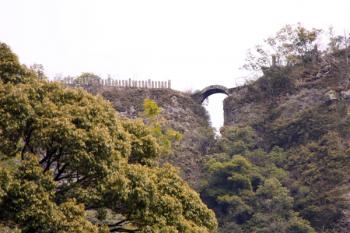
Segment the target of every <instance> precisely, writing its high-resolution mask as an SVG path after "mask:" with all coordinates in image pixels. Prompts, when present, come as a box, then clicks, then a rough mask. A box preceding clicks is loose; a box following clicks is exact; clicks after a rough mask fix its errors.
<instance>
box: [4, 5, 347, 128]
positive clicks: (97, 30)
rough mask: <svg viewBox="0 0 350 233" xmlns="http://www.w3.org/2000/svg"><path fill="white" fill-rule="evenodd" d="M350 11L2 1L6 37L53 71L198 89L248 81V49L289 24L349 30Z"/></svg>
mask: <svg viewBox="0 0 350 233" xmlns="http://www.w3.org/2000/svg"><path fill="white" fill-rule="evenodd" d="M349 12H350V1H349V0H332V1H330V0H318V1H317V0H294V1H286V0H241V1H234V0H231V1H223V0H215V1H214V0H211V1H206V0H198V1H197V0H196V1H195V0H176V1H175V0H173V1H169V0H147V1H146V0H124V1H122V0H99V1H98V0H95V1H92V0H91V1H89V0H21V1H20V0H0V40H1V41H2V42H5V43H7V44H8V45H10V46H11V48H12V49H13V51H14V52H15V53H17V54H18V55H19V57H20V60H21V62H22V63H25V64H27V65H30V64H33V63H40V64H43V65H44V67H45V70H46V72H47V75H48V76H50V77H53V76H54V75H55V74H58V73H61V74H63V75H77V74H80V73H81V72H94V73H97V74H100V75H106V74H111V75H112V76H114V77H116V78H129V77H131V78H135V79H148V78H151V79H153V80H168V79H171V80H172V84H173V87H174V88H175V89H178V90H188V89H192V90H196V89H201V88H203V87H205V86H207V85H212V84H221V85H225V86H227V87H233V86H236V85H238V84H242V83H243V79H242V78H241V77H242V72H241V71H240V70H239V67H240V66H241V65H242V64H243V63H244V58H245V54H246V51H247V49H249V48H251V47H253V46H254V45H255V44H258V43H261V42H262V40H263V39H264V38H266V37H268V36H270V35H272V34H274V33H275V32H276V31H277V30H278V29H280V28H281V27H282V26H284V25H285V24H287V23H288V24H295V23H297V22H301V23H302V24H303V25H305V26H306V27H316V28H324V29H326V28H328V27H329V26H330V25H333V26H334V27H335V29H336V30H338V32H340V33H342V32H343V30H347V31H348V32H349V31H350V30H349V29H350V13H349ZM215 96H216V95H214V96H212V97H210V100H209V111H210V113H211V116H212V121H213V123H214V126H218V125H220V124H222V119H219V118H222V112H221V111H218V108H221V109H222V105H221V106H220V104H221V99H222V97H220V95H218V97H215Z"/></svg>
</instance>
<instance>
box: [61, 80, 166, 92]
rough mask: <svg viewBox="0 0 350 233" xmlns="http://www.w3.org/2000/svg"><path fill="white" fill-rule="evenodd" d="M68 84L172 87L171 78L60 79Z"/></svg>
mask: <svg viewBox="0 0 350 233" xmlns="http://www.w3.org/2000/svg"><path fill="white" fill-rule="evenodd" d="M58 81H59V82H61V83H64V84H66V85H74V86H89V85H91V86H92V85H100V86H106V87H118V88H147V89H156V88H157V89H159V88H161V89H171V80H168V81H153V80H151V79H148V80H132V79H131V78H129V79H125V80H116V79H112V78H110V77H109V78H107V79H102V78H89V77H87V78H85V77H84V78H74V77H65V78H63V79H61V80H58Z"/></svg>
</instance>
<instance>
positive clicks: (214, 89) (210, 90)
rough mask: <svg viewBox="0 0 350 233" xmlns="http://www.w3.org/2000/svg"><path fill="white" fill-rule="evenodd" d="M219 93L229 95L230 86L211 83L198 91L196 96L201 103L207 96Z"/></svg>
mask: <svg viewBox="0 0 350 233" xmlns="http://www.w3.org/2000/svg"><path fill="white" fill-rule="evenodd" d="M218 93H221V94H225V95H227V96H228V95H229V90H228V88H226V87H224V86H221V85H211V86H208V87H206V88H204V89H203V90H201V91H200V92H198V93H196V94H195V96H194V97H195V99H196V100H197V101H198V102H199V103H200V104H202V103H203V101H204V100H205V99H206V98H208V97H209V96H211V95H214V94H218Z"/></svg>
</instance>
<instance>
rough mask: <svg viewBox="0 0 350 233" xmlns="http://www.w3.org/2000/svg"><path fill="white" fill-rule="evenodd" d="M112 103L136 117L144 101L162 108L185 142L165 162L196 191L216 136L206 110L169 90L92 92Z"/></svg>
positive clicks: (168, 121) (123, 113)
mask: <svg viewBox="0 0 350 233" xmlns="http://www.w3.org/2000/svg"><path fill="white" fill-rule="evenodd" d="M90 91H92V92H94V93H97V94H100V95H102V96H103V97H105V98H106V99H107V100H109V101H111V102H112V104H113V106H114V107H115V109H116V110H117V111H118V112H119V113H120V114H122V115H124V116H127V117H131V118H136V117H138V116H139V113H140V112H142V111H143V101H144V99H145V98H149V99H152V100H154V101H155V102H156V103H157V104H158V105H159V106H160V107H161V109H162V111H161V115H162V117H164V118H165V119H166V121H167V123H168V125H169V126H170V127H171V128H173V129H175V130H177V131H179V132H180V133H182V135H183V139H182V140H181V141H180V142H179V143H176V144H175V145H174V148H173V149H174V154H173V155H170V156H169V157H166V158H164V159H162V162H170V163H172V164H173V165H175V166H176V167H178V168H179V170H180V172H181V174H182V176H183V178H184V179H185V180H186V181H187V182H188V183H189V184H190V185H191V186H192V187H194V188H198V187H199V185H200V184H199V179H200V177H201V176H202V174H201V171H202V161H203V158H204V156H205V155H206V154H209V150H210V149H212V148H213V147H214V143H215V140H214V133H213V130H212V129H211V127H210V125H209V118H208V114H207V112H206V110H205V109H204V108H203V107H202V106H201V105H200V104H198V103H196V102H195V101H194V100H193V99H192V98H191V96H190V95H189V94H186V93H182V92H178V91H174V90H170V89H137V88H115V87H99V88H95V89H94V90H90Z"/></svg>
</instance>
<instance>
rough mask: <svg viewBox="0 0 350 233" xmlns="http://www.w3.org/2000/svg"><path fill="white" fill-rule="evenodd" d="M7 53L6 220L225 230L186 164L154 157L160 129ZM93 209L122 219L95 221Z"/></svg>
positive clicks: (94, 227) (2, 75)
mask: <svg viewBox="0 0 350 233" xmlns="http://www.w3.org/2000/svg"><path fill="white" fill-rule="evenodd" d="M0 58H1V60H0V119H1V122H0V159H1V160H2V162H1V183H0V187H1V188H0V202H1V203H0V204H1V214H0V222H1V223H3V224H5V225H6V226H9V227H12V226H13V225H17V227H19V228H20V229H21V230H22V232H52V233H54V232H97V231H100V232H108V231H110V232H134V231H135V232H136V231H137V232H174V233H175V232H198V233H199V232H215V231H216V226H217V223H216V219H215V216H214V214H213V212H212V211H210V210H209V209H208V208H207V207H206V206H205V205H204V204H203V203H202V202H201V200H200V198H199V196H198V195H197V194H196V193H195V192H194V191H193V190H191V189H190V188H189V186H188V185H187V184H186V183H185V182H184V181H183V180H182V179H181V178H180V177H179V176H178V174H177V171H175V170H174V169H173V168H172V167H171V166H170V165H165V166H164V167H160V166H158V165H157V163H156V162H154V161H153V160H154V159H155V158H157V157H158V156H159V151H160V149H159V148H160V146H159V144H158V138H157V137H156V135H155V134H154V133H152V129H151V128H148V127H147V126H145V125H143V123H142V122H134V121H130V120H125V119H121V118H119V117H118V116H117V114H116V112H115V111H114V109H113V108H112V106H111V104H110V103H108V102H107V101H105V100H104V99H102V98H101V97H96V96H92V95H90V94H88V93H87V92H85V91H84V90H82V89H70V88H66V87H63V86H61V85H59V84H56V83H48V82H45V81H43V80H40V79H38V78H37V76H36V74H35V73H34V72H29V71H28V72H27V69H26V68H25V67H23V66H21V65H20V64H19V63H18V60H17V57H16V56H15V55H14V54H13V53H12V52H11V51H10V50H9V48H8V47H7V46H6V45H5V44H0ZM6 59H8V60H6ZM5 68H6V70H5ZM1 69H2V70H1ZM3 164H7V165H6V166H5V165H3ZM86 209H88V210H92V211H97V210H103V209H109V210H111V211H112V212H113V213H114V214H115V215H116V216H117V217H116V218H114V219H112V220H113V221H112V222H108V223H107V222H103V221H93V220H91V221H87V220H86V219H87V218H85V216H84V215H85V210H86ZM99 213H101V211H99ZM100 215H101V214H100Z"/></svg>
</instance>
